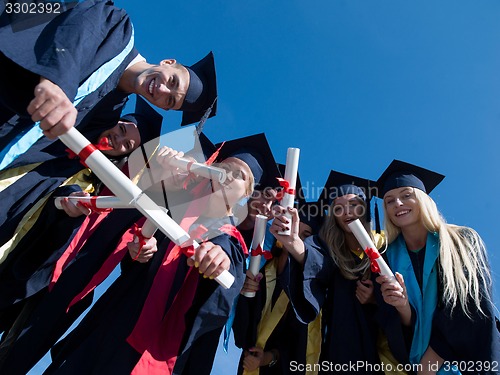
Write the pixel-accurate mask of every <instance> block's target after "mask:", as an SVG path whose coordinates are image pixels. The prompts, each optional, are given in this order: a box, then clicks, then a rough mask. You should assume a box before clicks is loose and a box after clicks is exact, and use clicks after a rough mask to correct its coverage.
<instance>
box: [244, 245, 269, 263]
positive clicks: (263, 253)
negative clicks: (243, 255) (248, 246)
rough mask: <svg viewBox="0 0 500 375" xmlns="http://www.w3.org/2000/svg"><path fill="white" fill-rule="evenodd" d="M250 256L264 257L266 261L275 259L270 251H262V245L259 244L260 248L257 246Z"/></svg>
mask: <svg viewBox="0 0 500 375" xmlns="http://www.w3.org/2000/svg"><path fill="white" fill-rule="evenodd" d="M250 255H251V256H253V257H255V256H257V255H262V256H263V257H264V258H265V259H266V260H269V259H272V258H273V254H271V252H270V251H265V250H262V247H260V244H259V246H257V248H256V249H252V252H251V254H250Z"/></svg>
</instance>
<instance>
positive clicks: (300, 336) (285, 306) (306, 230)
mask: <svg viewBox="0 0 500 375" xmlns="http://www.w3.org/2000/svg"><path fill="white" fill-rule="evenodd" d="M305 207H307V208H305ZM311 207H315V209H312V210H311V215H307V214H304V215H302V214H300V215H299V216H300V219H301V220H300V223H299V228H298V230H299V238H300V239H302V240H304V239H305V238H307V237H309V236H310V235H312V234H314V233H317V231H318V229H319V224H318V222H319V217H320V214H319V211H317V210H316V209H317V208H318V205H317V203H316V202H313V203H305V202H301V203H299V207H298V209H299V212H303V213H306V212H308V208H311ZM273 242H274V244H273V246H272V248H271V251H270V253H271V254H272V255H273V258H271V259H269V260H268V261H267V262H266V263H265V265H264V266H263V268H262V269H261V272H260V273H259V274H258V275H257V277H250V276H251V275H248V272H247V278H246V280H245V284H244V285H243V289H242V293H244V292H254V293H255V297H253V298H247V297H244V295H242V296H240V300H239V301H238V308H241V307H240V304H241V305H243V306H244V303H246V304H247V305H248V304H251V303H253V304H252V306H253V308H254V309H255V310H257V311H254V313H253V315H250V316H253V317H254V319H256V320H257V322H256V323H255V324H248V323H247V325H246V326H245V324H244V323H245V322H243V321H242V319H238V316H237V317H236V319H235V325H234V326H233V331H234V335H235V342H236V341H237V339H236V338H237V336H238V335H241V333H239V331H243V332H245V331H246V330H249V329H251V328H252V327H254V328H253V329H254V330H255V332H253V334H251V335H250V334H248V333H247V336H249V337H255V341H253V342H252V343H251V345H250V346H248V347H246V348H244V349H245V350H244V351H243V353H242V356H241V359H240V367H239V370H238V372H239V373H242V374H248V375H250V374H261V375H264V374H286V373H289V372H291V371H293V372H294V373H297V374H315V373H317V372H314V371H306V370H305V368H301V367H300V366H304V365H306V364H309V365H314V364H316V363H317V362H318V358H319V352H320V345H321V318H320V315H318V317H317V318H316V319H315V320H314V321H313V322H312V323H310V324H304V323H302V322H301V321H299V320H298V319H297V317H296V315H295V312H294V311H293V308H292V306H291V305H290V303H289V299H288V297H287V296H286V294H285V292H284V291H283V287H282V285H281V282H280V279H279V273H280V272H281V268H280V267H281V264H283V263H284V261H283V259H286V258H287V250H286V246H287V245H288V244H281V243H280V242H278V241H276V240H275V241H273ZM252 276H253V275H252ZM245 300H247V301H245ZM248 300H249V301H248Z"/></svg>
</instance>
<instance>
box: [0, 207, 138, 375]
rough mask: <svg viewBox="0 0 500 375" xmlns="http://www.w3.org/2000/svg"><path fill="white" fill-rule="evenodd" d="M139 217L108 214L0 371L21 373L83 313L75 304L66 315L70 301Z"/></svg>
mask: <svg viewBox="0 0 500 375" xmlns="http://www.w3.org/2000/svg"><path fill="white" fill-rule="evenodd" d="M141 217H142V214H141V213H140V212H139V211H137V210H135V209H125V210H114V211H113V212H111V213H109V214H108V216H107V217H106V218H105V219H104V220H103V222H102V223H101V224H100V225H99V227H97V229H96V230H95V232H94V233H93V235H92V236H90V237H89V238H88V240H87V242H86V243H85V245H84V246H83V247H82V249H81V250H80V252H79V253H78V254H77V255H76V257H75V258H74V259H73V260H72V261H71V262H70V263H69V265H68V266H67V268H66V269H65V270H64V271H63V272H62V274H61V275H60V277H59V280H58V281H57V283H55V284H54V287H53V289H52V290H51V292H50V293H45V295H44V296H43V298H42V299H41V300H40V301H39V303H38V306H37V307H36V308H35V309H34V311H33V312H32V314H31V317H30V319H29V320H28V321H27V322H26V324H25V327H24V329H23V331H22V333H21V334H20V335H19V337H18V338H17V340H16V341H15V342H14V343H13V344H12V345H11V347H10V349H9V354H8V356H7V358H6V359H5V361H4V363H3V365H2V366H0V373H6V374H12V375H16V374H20V375H24V374H26V373H27V372H28V371H29V370H30V369H31V367H33V366H34V365H35V364H36V363H37V362H38V361H39V360H40V359H41V358H42V357H43V356H44V355H45V353H47V352H48V351H49V350H50V348H51V347H52V346H53V345H54V343H55V342H56V341H57V340H58V339H59V338H60V337H61V336H62V334H63V333H64V332H65V331H66V330H67V328H69V327H70V326H71V324H72V323H73V322H74V321H75V320H76V319H77V318H78V316H79V315H80V313H81V312H83V310H81V311H80V309H79V308H78V306H77V305H75V306H73V307H72V308H71V309H70V310H69V312H70V313H68V314H67V313H66V310H67V308H68V306H69V304H70V302H71V301H72V300H73V298H74V297H75V296H76V295H78V294H79V293H80V292H81V291H82V290H83V289H84V288H85V286H87V284H88V283H89V282H90V280H91V279H92V277H93V276H94V275H95V274H96V272H97V271H98V270H99V269H100V268H101V266H102V264H103V263H104V261H105V260H106V259H107V258H108V256H109V255H110V254H111V253H112V252H113V250H114V249H115V248H116V246H117V244H118V243H119V241H120V239H121V237H122V235H123V233H124V232H125V230H126V229H128V228H130V227H131V226H132V225H133V224H134V223H135V222H136V221H138V220H139V219H140V218H141ZM45 290H46V289H43V290H42V292H44V291H45ZM89 301H90V302H92V295H91V294H89V295H88V296H87V298H86V299H84V300H83V301H82V304H86V305H88V304H89Z"/></svg>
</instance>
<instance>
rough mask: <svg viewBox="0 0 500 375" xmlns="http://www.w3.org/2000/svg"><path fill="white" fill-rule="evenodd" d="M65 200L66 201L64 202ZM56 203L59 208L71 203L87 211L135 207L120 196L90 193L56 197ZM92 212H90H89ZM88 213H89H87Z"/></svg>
mask: <svg viewBox="0 0 500 375" xmlns="http://www.w3.org/2000/svg"><path fill="white" fill-rule="evenodd" d="M63 202H65V203H63ZM54 204H55V205H56V208H57V209H58V210H62V209H64V210H65V211H66V212H68V211H67V210H66V209H65V208H64V207H69V206H68V205H69V204H71V205H73V206H74V207H78V206H81V207H84V208H86V209H87V211H97V212H98V211H99V210H107V209H113V208H134V206H133V205H131V204H130V203H125V202H122V201H121V200H120V198H117V197H114V196H94V197H91V196H90V195H89V194H88V193H83V194H76V193H75V194H71V195H70V196H68V197H54ZM89 214H90V212H89ZM86 215H88V214H86Z"/></svg>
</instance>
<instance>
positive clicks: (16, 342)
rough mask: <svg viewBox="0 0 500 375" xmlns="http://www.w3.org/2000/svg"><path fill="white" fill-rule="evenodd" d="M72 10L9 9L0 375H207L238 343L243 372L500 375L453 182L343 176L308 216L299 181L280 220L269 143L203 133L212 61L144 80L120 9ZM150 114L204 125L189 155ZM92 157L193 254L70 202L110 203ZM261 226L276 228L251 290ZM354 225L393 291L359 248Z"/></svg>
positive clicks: (0, 163) (86, 6)
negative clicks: (151, 204)
mask: <svg viewBox="0 0 500 375" xmlns="http://www.w3.org/2000/svg"><path fill="white" fill-rule="evenodd" d="M62 7H63V9H62V12H61V13H60V14H53V15H49V16H47V17H40V18H39V19H38V18H35V19H33V18H23V15H22V14H21V15H19V14H17V15H15V16H14V15H13V14H12V13H9V12H6V7H5V3H4V2H2V3H1V4H0V13H1V15H0V67H1V69H0V74H1V76H2V77H1V79H0V121H1V123H0V330H1V332H2V336H1V339H0V373H2V374H13V375H15V374H26V373H27V372H29V370H30V369H31V368H32V367H33V366H34V365H35V364H36V363H37V362H38V361H39V360H40V359H41V358H42V357H43V356H44V355H45V354H46V353H48V352H50V355H51V364H50V366H49V367H48V368H47V369H46V370H45V372H44V374H132V373H133V374H210V373H211V370H212V366H213V361H214V358H215V353H216V351H217V347H218V343H219V338H220V337H221V335H223V336H224V342H225V345H227V339H228V336H229V332H230V331H231V330H232V332H233V333H234V341H235V343H236V346H238V347H239V348H241V349H242V354H241V359H240V363H239V367H238V373H241V374H289V373H302V374H318V373H321V374H332V373H359V374H372V373H385V374H412V373H420V374H435V373H439V374H445V373H453V374H459V373H462V374H498V373H500V333H499V330H500V327H499V322H498V319H497V318H496V314H497V313H498V311H497V309H496V307H495V306H494V304H493V300H492V299H493V297H492V294H491V291H492V277H491V270H490V267H489V264H488V256H487V251H486V248H485V246H484V243H483V242H482V240H481V238H480V236H479V235H478V234H477V233H476V232H475V231H474V230H473V229H471V228H467V227H462V226H456V225H452V224H448V223H446V221H445V220H444V218H443V217H442V216H441V214H440V213H439V211H438V210H437V207H436V204H435V203H434V201H433V199H432V198H431V197H430V196H429V194H430V193H431V191H432V190H433V189H434V188H435V187H436V186H437V185H438V184H439V183H440V182H441V181H442V180H443V178H444V176H443V175H441V174H438V173H435V172H432V171H429V170H427V169H425V168H422V167H419V166H415V165H412V164H409V163H406V162H402V161H398V160H395V161H393V162H392V163H391V164H390V165H389V166H388V167H387V169H386V170H385V172H383V173H382V174H381V175H380V177H379V178H378V180H377V181H372V180H369V179H365V178H360V177H356V176H351V175H349V174H346V173H341V172H338V171H334V170H332V171H331V173H330V175H329V176H328V179H327V181H326V182H325V183H324V189H323V192H322V194H321V196H320V197H319V199H318V200H317V201H314V202H307V201H306V199H305V197H304V194H303V191H304V190H303V189H302V187H301V181H300V178H297V186H296V188H295V191H294V194H295V198H296V204H295V207H294V208H287V207H282V206H281V205H280V199H281V197H282V195H283V189H282V188H281V187H280V184H279V183H278V178H282V177H283V176H284V173H283V172H284V168H285V166H283V165H279V164H277V163H276V160H275V158H274V155H273V154H272V151H271V147H270V145H269V144H268V142H267V139H266V137H265V135H264V134H254V135H249V136H247V137H243V138H239V139H233V140H218V141H220V142H219V143H217V144H214V143H212V141H211V140H210V139H209V138H208V137H207V136H206V135H205V134H204V133H203V132H202V128H203V124H204V123H205V121H207V119H208V118H210V117H212V116H214V115H216V113H217V88H216V74H215V63H214V56H213V54H212V53H209V54H208V55H207V56H205V57H204V58H203V59H201V60H200V61H198V62H197V63H195V64H193V65H191V66H187V65H182V64H180V63H178V62H177V61H176V60H174V59H166V60H162V61H161V62H160V63H159V64H150V63H148V62H147V61H146V59H145V58H144V57H142V56H141V55H140V54H139V52H138V51H137V50H136V49H135V48H134V39H133V26H132V23H131V21H130V19H129V17H128V15H127V14H126V12H125V11H124V10H123V9H119V8H117V7H115V6H114V5H113V4H112V2H111V1H97V0H87V1H83V2H79V3H74V4H71V6H70V5H67V6H65V5H64V4H63V5H62ZM131 94H137V97H136V107H135V110H134V112H133V113H128V114H126V113H122V109H123V107H124V104H125V103H126V101H127V99H128V97H129V96H130V95H131ZM147 102H149V103H151V104H153V105H155V106H157V107H159V108H163V109H167V110H170V109H171V110H180V111H182V112H183V115H182V124H181V125H189V124H193V123H199V124H198V126H197V127H196V134H195V137H194V138H195V139H194V141H193V147H192V149H191V148H190V149H185V150H180V149H177V148H176V147H175V146H176V145H174V144H168V143H167V144H165V143H164V140H165V139H168V138H162V139H163V141H162V142H161V144H160V139H159V138H158V137H159V136H160V133H161V125H162V121H163V118H162V116H161V115H160V114H158V113H157V112H156V111H155V110H154V109H153V108H152V107H151V106H150V105H149V104H148V103H147ZM208 121H210V120H208ZM208 123H209V122H208ZM72 127H75V128H76V129H78V130H79V131H80V132H81V133H82V134H83V135H84V136H85V137H87V138H88V139H89V140H90V141H91V143H92V145H93V146H92V147H89V148H87V149H86V150H85V152H80V153H78V154H75V153H73V152H71V150H69V149H68V148H67V146H66V145H65V144H64V143H63V142H62V141H61V140H59V139H57V137H58V136H60V135H65V134H67V132H68V131H69V130H70V129H71V128H72ZM291 146H292V145H291ZM293 146H298V147H300V145H293ZM95 150H100V151H101V152H102V153H103V154H105V155H106V156H107V157H108V158H109V159H110V160H111V161H112V162H113V163H114V165H115V166H116V168H118V169H120V170H121V171H122V172H123V173H124V174H126V175H127V176H128V177H129V178H130V180H132V181H133V182H134V183H136V184H137V185H138V186H139V188H140V189H142V191H144V193H145V194H147V195H148V196H149V197H151V198H153V199H154V201H155V202H157V203H158V204H159V205H162V206H165V207H167V208H168V209H169V215H171V216H172V217H173V218H174V219H175V221H176V222H177V223H178V224H179V225H180V227H181V228H182V229H184V230H185V231H186V232H188V233H189V235H190V237H191V241H196V242H197V243H199V246H193V242H187V243H184V244H182V245H179V244H176V243H175V242H174V241H172V240H171V239H170V238H169V237H167V236H166V235H165V234H164V233H163V232H162V231H156V233H154V235H145V234H144V233H142V232H141V228H142V227H143V226H144V224H145V222H146V218H145V217H144V216H143V215H142V214H141V213H140V212H139V211H138V210H136V209H133V208H130V209H118V208H117V209H100V208H99V207H97V205H96V203H95V201H84V200H83V199H82V200H81V202H79V203H77V204H74V203H73V202H74V201H73V200H71V199H70V198H68V197H72V198H75V197H76V198H78V197H80V198H83V197H88V196H111V195H114V194H113V193H114V192H112V191H110V190H109V188H108V187H106V186H105V185H104V184H103V182H102V181H101V178H102V175H101V176H98V175H96V174H95V173H94V172H92V170H91V169H89V168H88V166H87V165H86V163H85V161H86V160H87V159H88V158H89V155H92V153H93V152H97V151H95ZM303 157H307V155H303ZM179 158H187V159H188V160H190V162H193V163H194V162H201V163H205V165H209V166H210V165H211V166H214V167H216V168H220V169H223V170H224V172H225V180H224V181H221V180H218V179H217V178H213V179H208V178H203V177H200V176H198V175H196V174H195V173H193V172H190V171H189V170H188V171H186V170H183V169H182V168H179V167H176V166H175V165H176V164H175V159H179ZM138 160H139V165H140V167H139V168H138V167H137V165H134V164H137V161H138ZM332 167H333V166H332ZM110 173H111V172H110ZM318 182H319V181H316V184H318ZM303 183H304V182H303ZM56 197H65V198H58V199H55V198H56ZM375 200H380V202H381V204H380V205H381V206H382V209H383V213H384V223H383V224H384V225H383V230H382V228H381V227H380V223H379V220H378V208H376V209H374V210H373V211H374V215H372V214H371V212H372V209H371V207H372V206H373V201H375ZM88 202H90V203H88ZM92 202H94V203H92ZM56 203H57V204H56ZM375 206H376V205H375ZM285 214H286V215H285ZM258 215H263V216H265V217H266V218H267V220H268V224H267V228H266V239H265V242H264V248H263V249H259V250H260V256H261V260H262V261H261V265H260V266H261V267H260V272H258V273H257V274H253V273H252V272H251V271H250V270H249V260H250V258H251V254H249V253H250V252H249V249H253V248H255V246H254V245H255V244H252V236H253V233H254V225H255V221H256V217H257V216H258ZM372 216H373V218H372ZM356 219H359V220H360V221H361V223H362V225H363V226H364V227H365V229H366V230H367V232H368V233H369V236H370V237H371V238H372V240H373V242H374V244H375V245H376V247H377V249H378V250H379V251H380V253H381V254H382V257H383V258H384V260H385V261H386V262H387V264H388V265H389V267H390V268H391V270H392V271H393V272H394V273H395V277H394V278H390V277H387V276H380V275H379V270H378V269H377V267H376V263H375V262H373V260H372V259H371V257H369V256H367V254H366V253H365V251H364V250H366V249H363V248H362V246H361V245H360V244H359V243H358V240H357V239H356V237H355V236H354V234H353V232H352V231H351V229H350V227H349V225H348V224H349V223H351V222H353V221H354V220H356ZM372 226H373V227H374V230H372ZM286 231H289V234H284V233H286ZM252 251H253V250H252ZM117 267H118V269H119V276H118V278H116V280H114V281H113V282H112V283H111V284H110V286H109V287H108V288H107V289H106V291H105V292H104V294H102V296H100V297H99V298H98V299H97V300H95V301H94V290H95V288H96V287H97V286H98V285H100V284H102V283H103V282H104V281H105V280H106V279H107V277H108V276H109V275H110V274H111V272H112V271H113V270H114V269H116V268H117ZM225 272H229V273H230V274H231V275H232V276H233V277H234V282H233V283H232V285H231V286H230V287H229V288H225V287H223V286H222V285H219V283H218V282H217V280H218V278H219V276H221V274H223V273H225ZM90 306H91V308H90V310H88V311H87V309H88V308H89V307H90ZM85 311H87V313H86V314H85V315H84V317H83V319H82V320H81V321H80V322H79V323H78V324H74V323H75V322H76V321H77V320H78V319H79V318H80V317H81V315H83V313H84V312H85ZM70 327H71V329H70ZM68 330H69V333H67V331H68Z"/></svg>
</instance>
